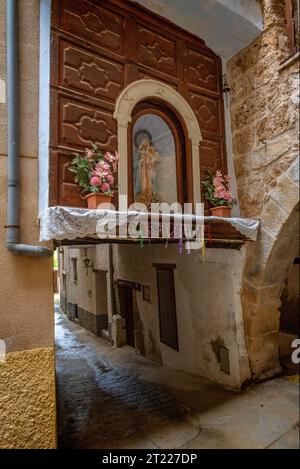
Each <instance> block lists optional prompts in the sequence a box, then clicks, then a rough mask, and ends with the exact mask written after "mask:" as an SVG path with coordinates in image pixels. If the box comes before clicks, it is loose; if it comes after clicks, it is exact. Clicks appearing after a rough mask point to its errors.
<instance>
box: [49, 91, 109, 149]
mask: <svg viewBox="0 0 300 469" xmlns="http://www.w3.org/2000/svg"><path fill="white" fill-rule="evenodd" d="M59 117H60V122H61V126H60V132H59V135H58V144H59V145H63V146H67V147H71V148H77V147H79V149H85V148H86V147H87V146H89V145H90V142H94V143H96V144H97V145H99V146H100V147H101V148H102V149H103V150H113V149H115V148H116V146H117V138H116V132H117V128H116V121H115V120H114V119H113V116H112V114H110V113H108V112H106V111H104V110H102V109H99V108H96V107H95V106H91V105H86V104H84V103H83V102H81V101H79V100H76V101H75V100H72V99H70V98H67V97H65V96H59Z"/></svg>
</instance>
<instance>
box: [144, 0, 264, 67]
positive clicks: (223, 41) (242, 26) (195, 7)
mask: <svg viewBox="0 0 300 469" xmlns="http://www.w3.org/2000/svg"><path fill="white" fill-rule="evenodd" d="M137 1H138V2H139V3H141V4H142V5H143V6H145V7H147V8H148V9H149V10H152V11H153V12H154V13H157V14H159V15H161V16H163V17H165V18H167V19H168V20H170V21H172V22H173V23H175V24H177V25H178V26H180V27H182V28H183V29H186V30H187V31H189V32H190V33H193V34H196V35H197V36H199V37H200V38H201V39H203V40H204V41H205V42H206V44H207V45H208V47H210V48H211V49H212V50H213V51H214V52H216V54H218V55H219V56H220V57H222V58H229V57H232V56H233V55H235V54H236V53H237V52H238V51H239V50H241V49H242V48H243V47H246V45H248V44H250V42H251V41H253V40H254V39H255V38H256V37H257V36H259V34H260V33H261V31H262V29H263V25H262V13H261V9H260V6H259V3H258V1H257V0H188V1H185V0H137Z"/></svg>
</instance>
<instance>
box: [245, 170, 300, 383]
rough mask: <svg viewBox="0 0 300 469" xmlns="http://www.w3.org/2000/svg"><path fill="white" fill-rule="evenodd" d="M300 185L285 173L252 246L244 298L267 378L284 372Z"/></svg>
mask: <svg viewBox="0 0 300 469" xmlns="http://www.w3.org/2000/svg"><path fill="white" fill-rule="evenodd" d="M296 165H298V162H296ZM295 168H296V166H295ZM292 169H293V168H292ZM298 190H299V189H298V184H297V179H296V180H293V172H291V173H290V175H288V174H284V175H283V176H281V178H279V180H278V183H277V185H276V187H275V188H274V189H273V193H272V194H271V195H270V197H269V198H268V200H267V202H266V203H265V206H264V208H263V212H262V218H261V229H260V233H259V236H258V240H257V242H256V243H253V244H251V246H249V248H248V250H247V257H246V263H245V267H244V272H243V283H242V294H241V299H242V305H243V314H244V322H245V334H246V342H247V348H248V354H249V361H250V369H251V372H252V377H253V378H254V379H259V380H261V379H266V378H269V377H272V376H275V375H276V374H278V373H280V372H281V367H280V364H279V319H280V311H279V308H280V305H281V299H280V297H281V293H282V290H283V288H284V280H285V278H286V276H287V273H288V270H289V268H290V266H291V264H292V262H293V260H294V258H295V257H296V256H297V252H298V248H299V200H298V199H299V197H298Z"/></svg>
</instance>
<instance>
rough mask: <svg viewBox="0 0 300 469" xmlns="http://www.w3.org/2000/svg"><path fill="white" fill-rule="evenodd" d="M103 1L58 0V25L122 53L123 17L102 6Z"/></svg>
mask: <svg viewBox="0 0 300 469" xmlns="http://www.w3.org/2000/svg"><path fill="white" fill-rule="evenodd" d="M105 3H106V2H98V4H97V2H93V3H91V2H89V1H86V0H75V1H74V0H59V12H60V13H59V16H60V19H59V24H60V27H61V29H63V30H64V31H66V32H68V33H71V34H74V35H75V36H78V37H80V38H81V39H84V40H86V41H89V42H91V43H93V44H95V45H97V46H101V47H104V48H105V49H109V50H112V51H114V52H117V53H119V54H123V53H124V42H123V29H124V25H123V23H124V18H123V16H121V15H119V14H117V12H115V13H112V12H111V11H108V10H107V9H106V8H103V6H104V5H105Z"/></svg>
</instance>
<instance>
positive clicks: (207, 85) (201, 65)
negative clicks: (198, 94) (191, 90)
mask: <svg viewBox="0 0 300 469" xmlns="http://www.w3.org/2000/svg"><path fill="white" fill-rule="evenodd" d="M186 78H187V81H188V83H189V84H191V85H195V86H199V87H201V88H204V89H206V90H211V91H216V92H217V91H219V77H218V67H217V61H216V58H215V57H208V56H206V55H204V54H201V53H200V52H197V51H195V50H194V49H188V50H187V66H186Z"/></svg>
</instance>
